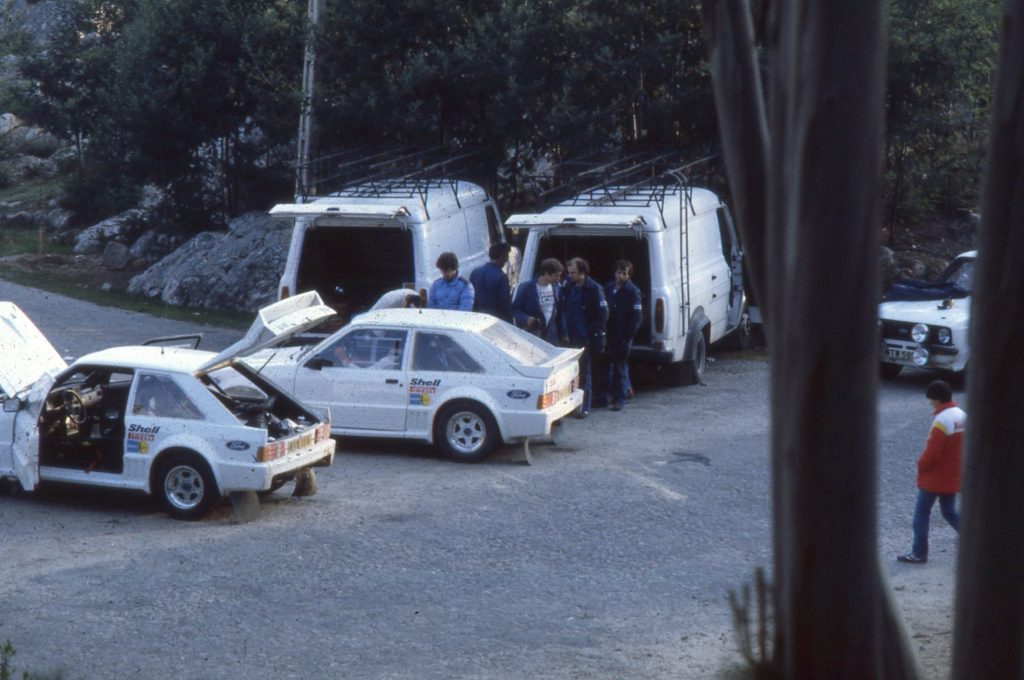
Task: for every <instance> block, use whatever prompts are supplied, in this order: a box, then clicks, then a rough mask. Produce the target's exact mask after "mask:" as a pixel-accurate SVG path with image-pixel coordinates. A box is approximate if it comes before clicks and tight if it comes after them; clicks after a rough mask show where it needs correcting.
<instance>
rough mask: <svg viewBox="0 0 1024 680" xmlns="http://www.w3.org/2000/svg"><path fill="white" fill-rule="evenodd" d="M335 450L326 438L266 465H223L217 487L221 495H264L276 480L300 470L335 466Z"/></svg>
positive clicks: (330, 441)
mask: <svg viewBox="0 0 1024 680" xmlns="http://www.w3.org/2000/svg"><path fill="white" fill-rule="evenodd" d="M335 446H336V443H335V441H334V440H333V439H330V438H328V439H326V440H325V441H321V442H317V443H316V444H313V445H312V446H310V447H309V448H308V449H305V450H303V451H298V452H296V453H294V454H292V455H289V456H286V457H284V458H279V459H278V460H272V461H270V462H268V463H256V462H252V463H226V464H225V463H222V464H221V465H220V466H219V469H218V475H217V485H218V486H219V487H220V492H221V493H229V492H231V491H266V490H267V489H269V488H270V485H271V482H272V481H273V480H274V478H275V477H286V476H289V475H293V474H295V473H296V472H298V471H299V470H302V469H303V468H308V467H313V466H327V465H330V464H331V463H333V462H334V447H335Z"/></svg>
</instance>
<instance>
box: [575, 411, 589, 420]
mask: <svg viewBox="0 0 1024 680" xmlns="http://www.w3.org/2000/svg"><path fill="white" fill-rule="evenodd" d="M589 415H590V411H579V412H577V413H576V417H577V418H579V419H580V420H583V419H584V418H586V417H587V416H589Z"/></svg>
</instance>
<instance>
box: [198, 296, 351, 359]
mask: <svg viewBox="0 0 1024 680" xmlns="http://www.w3.org/2000/svg"><path fill="white" fill-rule="evenodd" d="M333 315H334V310H333V309H331V308H330V307H328V306H327V305H325V304H324V303H323V300H321V299H320V295H319V294H318V293H317V292H316V291H312V290H311V291H308V292H306V293H301V294H300V295H295V296H293V297H290V298H285V299H284V300H281V301H279V302H275V303H274V304H272V305H269V306H267V307H264V308H263V309H261V310H260V311H259V313H258V314H257V315H256V320H255V321H253V322H252V326H250V327H249V330H248V331H247V332H246V334H245V336H244V337H243V338H242V339H241V340H239V341H238V342H236V343H235V344H233V345H231V346H230V347H228V348H227V349H225V350H224V351H223V352H220V353H219V354H217V355H216V356H214V357H213V358H212V359H210V360H209V361H207V362H206V363H204V364H203V365H202V366H200V367H199V369H198V370H197V373H200V374H202V373H209V372H211V371H215V370H217V369H218V368H221V367H223V366H226V365H228V364H230V363H231V362H232V361H234V360H236V359H240V358H242V357H245V356H249V355H250V354H255V353H256V352H258V351H260V350H261V349H265V348H267V347H273V346H275V345H279V344H281V343H283V342H287V341H288V340H289V339H290V338H291V337H292V336H294V335H296V334H298V333H301V332H302V331H305V330H308V329H310V328H313V327H314V326H316V325H318V324H320V323H321V322H323V321H324V320H325V319H327V318H328V317H330V316H333Z"/></svg>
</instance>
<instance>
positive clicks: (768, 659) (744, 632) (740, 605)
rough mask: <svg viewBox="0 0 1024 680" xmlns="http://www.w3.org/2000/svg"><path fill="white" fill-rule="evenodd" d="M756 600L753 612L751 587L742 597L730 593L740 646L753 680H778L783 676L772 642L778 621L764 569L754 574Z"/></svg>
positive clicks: (737, 641) (744, 590)
mask: <svg viewBox="0 0 1024 680" xmlns="http://www.w3.org/2000/svg"><path fill="white" fill-rule="evenodd" d="M754 597H755V601H754V605H755V606H756V611H751V592H750V584H749V583H744V584H743V587H742V588H741V589H740V593H739V594H738V595H737V593H736V591H735V590H730V591H729V607H730V609H732V626H733V632H734V634H735V635H736V644H737V646H738V647H739V653H740V655H741V656H742V657H743V660H744V661H745V662H746V664H747V667H748V670H749V677H750V678H751V680H777V679H779V678H781V675H780V674H779V671H778V668H777V667H776V664H775V650H774V644H773V641H772V630H773V625H774V620H773V618H772V616H771V611H770V608H771V585H770V584H769V583H768V580H767V579H766V578H765V575H764V569H762V568H761V567H758V568H757V569H755V570H754ZM755 617H756V621H755V620H754V618H755Z"/></svg>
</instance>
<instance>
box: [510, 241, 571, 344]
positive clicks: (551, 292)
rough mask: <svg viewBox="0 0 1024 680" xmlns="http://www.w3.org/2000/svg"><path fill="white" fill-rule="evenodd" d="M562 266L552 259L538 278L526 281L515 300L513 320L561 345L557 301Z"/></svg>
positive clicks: (540, 269)
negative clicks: (559, 342)
mask: <svg viewBox="0 0 1024 680" xmlns="http://www.w3.org/2000/svg"><path fill="white" fill-rule="evenodd" d="M563 271H564V269H563V267H562V263H561V262H559V261H558V260H556V259H555V258H553V257H549V258H548V259H546V260H542V261H541V263H540V265H539V266H538V267H537V278H535V279H533V280H532V281H523V282H522V283H521V284H519V288H518V289H517V290H516V298H515V300H513V301H512V317H513V318H514V319H515V323H516V325H517V326H519V327H520V328H523V329H525V330H527V331H529V332H530V333H533V334H534V335H536V336H537V337H539V338H541V339H543V340H547V341H548V342H550V343H551V344H552V345H557V344H558V338H559V334H558V318H559V314H558V302H559V300H558V298H559V293H560V288H559V284H560V283H561V281H562V272H563Z"/></svg>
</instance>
